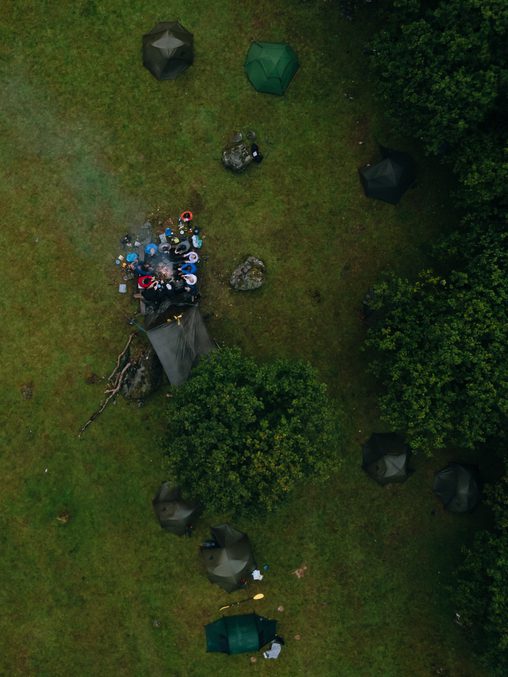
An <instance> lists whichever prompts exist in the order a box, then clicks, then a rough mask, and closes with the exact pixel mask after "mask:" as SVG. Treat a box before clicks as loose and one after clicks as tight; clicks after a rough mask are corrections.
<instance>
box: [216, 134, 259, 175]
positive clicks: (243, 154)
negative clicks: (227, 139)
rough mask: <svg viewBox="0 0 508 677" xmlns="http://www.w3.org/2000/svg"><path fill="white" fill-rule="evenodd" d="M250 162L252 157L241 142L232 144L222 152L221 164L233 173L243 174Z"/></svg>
mask: <svg viewBox="0 0 508 677" xmlns="http://www.w3.org/2000/svg"><path fill="white" fill-rule="evenodd" d="M251 162H252V155H251V154H250V150H249V149H248V148H247V146H246V145H245V143H244V142H243V141H240V142H239V143H232V144H230V145H229V146H226V148H225V149H224V150H223V151H222V164H223V165H224V167H227V168H228V169H231V171H233V172H243V171H244V169H245V168H246V167H248V166H249V165H250V163H251Z"/></svg>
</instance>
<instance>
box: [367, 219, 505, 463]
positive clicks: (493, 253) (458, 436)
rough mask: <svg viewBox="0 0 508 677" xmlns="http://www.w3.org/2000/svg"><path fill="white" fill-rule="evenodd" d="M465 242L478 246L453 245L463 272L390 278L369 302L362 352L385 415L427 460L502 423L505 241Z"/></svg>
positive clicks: (494, 236)
mask: <svg viewBox="0 0 508 677" xmlns="http://www.w3.org/2000/svg"><path fill="white" fill-rule="evenodd" d="M489 234H490V235H489ZM469 239H471V240H474V242H475V243H476V244H473V243H472V242H468V238H467V237H465V236H463V237H462V238H461V239H460V243H461V245H462V246H463V247H464V249H466V250H468V251H469V257H470V258H469V260H467V262H466V265H465V266H464V268H463V270H456V271H452V272H451V273H450V274H449V275H447V276H441V275H438V274H435V273H433V272H431V271H424V272H422V273H421V274H420V275H419V276H418V278H417V280H416V281H415V282H410V281H408V280H406V279H403V278H398V277H395V276H390V277H388V278H387V279H385V280H384V281H382V282H380V283H379V284H378V285H377V286H376V287H375V288H374V295H373V300H372V301H371V306H372V308H373V309H375V310H377V311H378V312H379V314H380V319H379V321H378V322H377V324H376V325H375V326H374V327H373V328H372V329H370V331H369V334H368V339H367V346H368V347H370V348H372V349H373V350H374V353H375V357H374V359H373V362H372V369H373V371H374V373H375V374H376V375H377V376H378V377H379V378H380V380H381V382H382V384H383V386H384V392H383V394H382V395H381V397H380V406H381V411H382V415H383V416H384V418H385V419H386V420H387V421H388V422H389V423H390V425H392V426H394V427H395V429H402V430H405V431H407V435H408V438H409V440H410V443H411V445H412V447H413V448H415V449H423V450H425V451H426V452H428V453H430V452H431V451H432V449H433V448H436V447H443V446H446V445H448V444H458V445H461V446H466V447H473V446H474V445H475V444H477V443H479V442H481V441H484V440H485V439H486V438H487V437H488V436H490V435H495V434H497V433H498V432H500V431H501V430H502V429H503V428H504V425H505V422H506V416H507V414H508V355H507V350H506V346H507V342H508V277H507V275H506V270H507V265H508V236H507V235H506V234H499V233H498V232H497V231H496V230H494V229H491V230H487V231H486V232H484V233H482V234H481V236H480V237H478V236H475V237H473V236H471V237H470V238H469ZM457 241H458V240H457Z"/></svg>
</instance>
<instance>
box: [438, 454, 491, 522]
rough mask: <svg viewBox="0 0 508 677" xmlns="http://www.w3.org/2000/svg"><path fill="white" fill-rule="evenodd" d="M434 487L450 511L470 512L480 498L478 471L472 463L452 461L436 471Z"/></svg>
mask: <svg viewBox="0 0 508 677" xmlns="http://www.w3.org/2000/svg"><path fill="white" fill-rule="evenodd" d="M432 488H433V490H434V493H435V494H436V496H437V497H438V498H439V499H440V500H441V502H442V503H443V505H444V507H445V508H446V509H447V510H449V511H450V512H468V511H469V510H472V509H473V508H474V507H475V506H476V504H477V503H478V501H479V500H480V487H479V476H478V472H477V470H476V468H474V467H472V466H470V465H463V464H462V463H450V464H449V465H447V466H446V468H443V469H442V470H440V471H439V472H437V473H436V475H435V477H434V484H433V486H432Z"/></svg>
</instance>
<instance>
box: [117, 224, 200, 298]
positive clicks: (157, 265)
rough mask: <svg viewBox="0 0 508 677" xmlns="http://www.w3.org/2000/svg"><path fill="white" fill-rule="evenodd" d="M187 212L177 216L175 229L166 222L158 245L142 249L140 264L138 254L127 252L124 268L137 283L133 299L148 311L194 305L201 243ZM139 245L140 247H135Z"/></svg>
mask: <svg viewBox="0 0 508 677" xmlns="http://www.w3.org/2000/svg"><path fill="white" fill-rule="evenodd" d="M192 219H193V215H192V212H190V211H185V212H182V213H181V214H180V217H179V219H178V225H177V227H176V228H173V227H171V226H173V225H174V224H173V222H172V221H171V220H169V221H168V224H169V225H168V227H167V228H166V229H165V231H164V232H163V233H161V234H160V235H159V239H160V243H159V244H155V243H152V242H150V243H148V244H147V245H146V246H145V247H144V256H143V260H141V258H140V254H139V253H138V252H137V251H134V250H133V251H130V252H129V253H128V254H127V256H126V257H125V263H124V264H123V267H124V268H125V269H126V272H127V273H129V274H130V275H132V276H133V277H134V278H135V279H136V281H137V293H136V294H134V297H135V298H138V299H141V300H142V301H143V302H144V303H145V304H146V306H148V307H149V308H150V309H151V310H153V311H157V310H158V309H159V307H160V306H161V304H162V303H163V302H165V301H170V302H173V303H175V304H178V305H180V304H187V303H194V302H195V301H196V300H197V298H198V295H199V292H198V277H197V272H198V271H197V263H198V261H199V254H198V253H197V251H196V250H197V249H200V248H201V246H202V244H203V241H202V239H201V237H200V231H199V228H198V227H197V226H193V224H192ZM136 244H139V243H136Z"/></svg>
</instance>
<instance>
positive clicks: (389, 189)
mask: <svg viewBox="0 0 508 677" xmlns="http://www.w3.org/2000/svg"><path fill="white" fill-rule="evenodd" d="M381 154H382V156H383V160H381V162H378V163H377V164H375V165H371V166H370V167H362V169H360V170H359V172H360V181H361V182H362V186H363V190H364V192H365V195H366V196H367V197H373V198H377V199H378V200H383V202H388V203H390V204H394V205H395V204H398V202H399V201H400V199H401V197H402V196H403V195H404V193H405V192H406V191H407V189H408V188H409V187H410V186H412V185H413V184H414V182H415V178H416V174H415V164H414V160H413V158H412V157H411V156H410V155H408V154H407V153H403V152H401V151H398V150H390V149H389V148H383V147H381Z"/></svg>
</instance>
